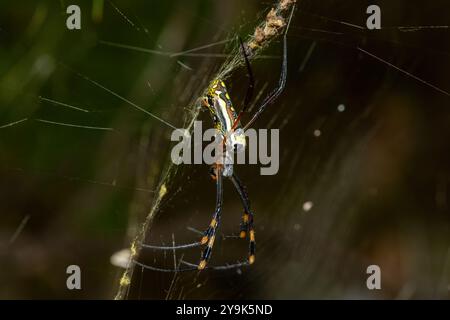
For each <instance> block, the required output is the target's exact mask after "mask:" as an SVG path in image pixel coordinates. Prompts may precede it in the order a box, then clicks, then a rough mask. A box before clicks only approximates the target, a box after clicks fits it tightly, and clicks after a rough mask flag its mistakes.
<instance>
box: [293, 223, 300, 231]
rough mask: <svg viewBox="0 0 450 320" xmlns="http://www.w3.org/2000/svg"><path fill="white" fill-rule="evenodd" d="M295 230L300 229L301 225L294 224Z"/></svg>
mask: <svg viewBox="0 0 450 320" xmlns="http://www.w3.org/2000/svg"><path fill="white" fill-rule="evenodd" d="M294 230H295V231H298V230H300V225H299V224H298V223H296V224H294Z"/></svg>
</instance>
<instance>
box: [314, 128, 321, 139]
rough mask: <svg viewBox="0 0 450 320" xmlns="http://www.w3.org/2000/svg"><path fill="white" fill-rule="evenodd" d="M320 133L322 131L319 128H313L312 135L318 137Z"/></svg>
mask: <svg viewBox="0 0 450 320" xmlns="http://www.w3.org/2000/svg"><path fill="white" fill-rule="evenodd" d="M321 134H322V131H320V130H319V129H316V130H314V136H315V137H317V138H318V137H320V135H321Z"/></svg>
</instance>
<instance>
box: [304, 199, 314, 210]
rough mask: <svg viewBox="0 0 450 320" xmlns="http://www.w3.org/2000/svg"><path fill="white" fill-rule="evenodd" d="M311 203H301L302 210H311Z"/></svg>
mask: <svg viewBox="0 0 450 320" xmlns="http://www.w3.org/2000/svg"><path fill="white" fill-rule="evenodd" d="M313 205H314V204H313V203H312V201H306V202H305V203H304V204H303V211H305V212H308V211H309V210H311V208H312V207H313Z"/></svg>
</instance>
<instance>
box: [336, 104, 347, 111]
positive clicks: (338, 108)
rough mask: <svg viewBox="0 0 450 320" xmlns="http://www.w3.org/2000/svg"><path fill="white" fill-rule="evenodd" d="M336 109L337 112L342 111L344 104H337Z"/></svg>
mask: <svg viewBox="0 0 450 320" xmlns="http://www.w3.org/2000/svg"><path fill="white" fill-rule="evenodd" d="M337 110H338V111H339V112H344V111H345V105H343V104H340V105H338V107H337Z"/></svg>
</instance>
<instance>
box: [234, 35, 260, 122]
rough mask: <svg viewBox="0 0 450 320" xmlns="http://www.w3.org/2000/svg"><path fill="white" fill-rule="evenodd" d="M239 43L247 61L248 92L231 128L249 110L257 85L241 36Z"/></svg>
mask: <svg viewBox="0 0 450 320" xmlns="http://www.w3.org/2000/svg"><path fill="white" fill-rule="evenodd" d="M239 45H240V47H241V52H242V55H243V56H244V62H245V66H246V68H247V76H248V87H247V92H246V93H245V98H244V104H243V105H242V109H241V111H240V112H239V115H238V116H237V117H236V120H235V121H234V123H233V126H232V129H231V130H234V129H236V127H237V125H238V123H239V121H240V120H241V117H242V115H243V114H244V113H245V111H246V110H247V108H248V106H249V104H250V101H251V100H252V97H253V88H254V87H255V79H254V77H253V71H252V67H251V65H250V61H249V60H248V55H247V51H246V50H245V46H244V43H243V42H242V39H241V37H239Z"/></svg>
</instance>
